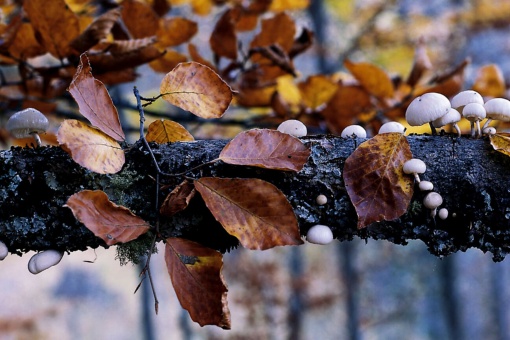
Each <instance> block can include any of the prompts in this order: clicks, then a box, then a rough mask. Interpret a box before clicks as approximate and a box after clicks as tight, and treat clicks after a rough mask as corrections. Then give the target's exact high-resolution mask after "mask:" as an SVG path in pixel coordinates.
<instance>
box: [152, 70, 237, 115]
mask: <svg viewBox="0 0 510 340" xmlns="http://www.w3.org/2000/svg"><path fill="white" fill-rule="evenodd" d="M160 93H161V94H162V95H163V99H164V100H166V101H167V102H169V103H170V104H172V105H175V106H178V107H180V108H181V109H184V110H187V111H190V112H191V113H193V114H195V115H197V116H199V117H202V118H219V117H221V116H223V114H224V113H225V111H226V110H227V108H228V106H229V104H230V102H231V101H232V90H231V89H230V86H228V85H227V83H225V82H224V81H223V80H222V79H221V78H220V77H219V76H218V75H217V74H216V72H214V71H213V70H212V69H210V68H209V67H207V66H204V65H202V64H199V63H196V62H188V63H182V64H179V65H177V67H175V68H174V69H173V70H172V71H170V72H169V73H167V74H166V75H165V77H164V78H163V81H162V82H161V86H160Z"/></svg>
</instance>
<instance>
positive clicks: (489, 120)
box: [482, 118, 492, 130]
mask: <svg viewBox="0 0 510 340" xmlns="http://www.w3.org/2000/svg"><path fill="white" fill-rule="evenodd" d="M491 122H492V118H489V119H487V121H486V122H485V124H483V127H482V130H483V129H485V128H486V127H487V126H489V124H490V123H491Z"/></svg>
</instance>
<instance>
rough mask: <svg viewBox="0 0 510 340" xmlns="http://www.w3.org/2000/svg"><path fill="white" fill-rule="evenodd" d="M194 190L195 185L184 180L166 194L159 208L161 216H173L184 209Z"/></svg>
mask: <svg viewBox="0 0 510 340" xmlns="http://www.w3.org/2000/svg"><path fill="white" fill-rule="evenodd" d="M195 192H196V191H195V185H193V183H192V182H189V181H187V180H185V181H184V182H182V183H181V184H179V185H178V186H177V187H176V188H175V189H174V190H172V192H170V193H169V194H168V196H167V197H166V198H165V201H163V204H162V205H161V208H160V209H159V213H160V214H161V215H163V216H173V215H175V214H177V213H178V212H179V211H182V210H184V209H186V208H187V207H188V205H189V202H190V201H191V199H192V198H193V196H195Z"/></svg>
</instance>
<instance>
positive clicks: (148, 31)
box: [121, 0, 159, 39]
mask: <svg viewBox="0 0 510 340" xmlns="http://www.w3.org/2000/svg"><path fill="white" fill-rule="evenodd" d="M121 6H122V12H121V13H122V21H123V22H124V25H126V27H127V29H128V30H129V33H131V35H132V36H133V38H135V39H140V38H145V37H150V36H153V35H156V32H157V31H158V27H159V17H158V15H157V14H156V12H154V10H153V9H152V8H151V7H150V6H149V5H147V4H146V3H144V2H141V1H137V0H124V1H122V3H121Z"/></svg>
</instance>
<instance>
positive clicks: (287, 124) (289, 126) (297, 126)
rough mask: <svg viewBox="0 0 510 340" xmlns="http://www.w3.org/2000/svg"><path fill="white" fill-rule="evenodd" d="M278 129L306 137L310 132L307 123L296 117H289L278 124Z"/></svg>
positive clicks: (295, 135) (292, 134)
mask: <svg viewBox="0 0 510 340" xmlns="http://www.w3.org/2000/svg"><path fill="white" fill-rule="evenodd" d="M277 130H278V131H280V132H283V133H286V134H289V135H291V136H294V137H304V136H306V134H307V133H308V131H307V130H306V126H305V124H303V123H301V122H300V121H299V120H296V119H289V120H286V121H284V122H283V123H281V124H280V125H278V129H277Z"/></svg>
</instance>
